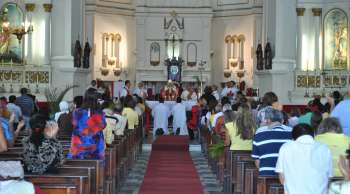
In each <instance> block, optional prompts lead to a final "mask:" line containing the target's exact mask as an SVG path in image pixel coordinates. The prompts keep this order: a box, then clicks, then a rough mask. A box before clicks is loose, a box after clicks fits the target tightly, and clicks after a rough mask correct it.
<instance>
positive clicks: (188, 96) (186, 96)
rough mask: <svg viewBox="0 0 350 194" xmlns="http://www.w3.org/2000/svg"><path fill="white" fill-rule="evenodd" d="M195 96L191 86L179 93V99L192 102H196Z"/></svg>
mask: <svg viewBox="0 0 350 194" xmlns="http://www.w3.org/2000/svg"><path fill="white" fill-rule="evenodd" d="M197 98H198V96H197V94H196V92H195V91H194V89H193V87H192V85H188V87H187V89H185V90H184V91H182V93H181V99H182V100H185V101H186V100H192V101H197Z"/></svg>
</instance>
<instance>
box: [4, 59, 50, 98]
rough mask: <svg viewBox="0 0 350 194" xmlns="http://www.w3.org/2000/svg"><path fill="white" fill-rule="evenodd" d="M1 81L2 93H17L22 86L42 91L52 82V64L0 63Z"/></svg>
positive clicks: (38, 91)
mask: <svg viewBox="0 0 350 194" xmlns="http://www.w3.org/2000/svg"><path fill="white" fill-rule="evenodd" d="M0 83H1V85H0V93H17V92H18V91H19V89H20V88H22V87H26V88H29V89H32V92H34V91H35V93H40V92H42V91H43V89H44V88H47V87H49V86H50V84H51V68H50V66H32V65H19V64H18V65H17V64H12V63H11V64H4V63H2V64H1V65H0ZM33 89H34V91H33Z"/></svg>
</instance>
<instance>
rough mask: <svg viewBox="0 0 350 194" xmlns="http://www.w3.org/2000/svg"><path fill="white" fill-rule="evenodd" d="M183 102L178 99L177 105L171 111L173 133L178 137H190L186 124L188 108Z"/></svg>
mask: <svg viewBox="0 0 350 194" xmlns="http://www.w3.org/2000/svg"><path fill="white" fill-rule="evenodd" d="M181 102H182V101H181V98H180V97H177V98H176V104H175V105H174V106H173V108H172V110H171V114H172V115H173V132H174V134H176V135H188V131H187V123H186V121H187V119H186V106H185V105H183V104H182V103H181Z"/></svg>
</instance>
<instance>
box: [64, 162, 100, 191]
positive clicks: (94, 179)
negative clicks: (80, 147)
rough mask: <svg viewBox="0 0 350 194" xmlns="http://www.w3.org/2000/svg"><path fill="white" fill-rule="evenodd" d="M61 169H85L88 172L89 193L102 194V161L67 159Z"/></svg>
mask: <svg viewBox="0 0 350 194" xmlns="http://www.w3.org/2000/svg"><path fill="white" fill-rule="evenodd" d="M62 168H73V169H74V168H87V169H89V168H90V169H91V172H90V174H89V175H90V177H89V180H90V184H91V185H90V191H91V193H96V194H103V193H104V161H102V160H87V159H84V160H77V159H68V160H66V161H65V163H64V165H63V167H62Z"/></svg>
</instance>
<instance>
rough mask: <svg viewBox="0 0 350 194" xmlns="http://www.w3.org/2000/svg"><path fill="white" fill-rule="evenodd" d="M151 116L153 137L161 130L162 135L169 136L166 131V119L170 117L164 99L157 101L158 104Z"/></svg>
mask: <svg viewBox="0 0 350 194" xmlns="http://www.w3.org/2000/svg"><path fill="white" fill-rule="evenodd" d="M152 116H153V119H154V121H153V125H154V127H153V137H154V136H155V135H156V131H157V129H163V132H164V135H167V134H169V131H168V118H169V116H170V110H169V108H168V106H167V105H165V104H164V98H160V99H159V104H157V105H156V106H154V108H153V109H152Z"/></svg>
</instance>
